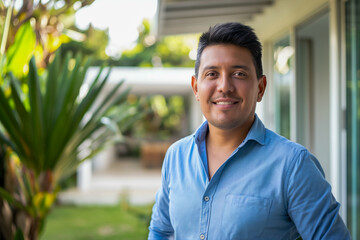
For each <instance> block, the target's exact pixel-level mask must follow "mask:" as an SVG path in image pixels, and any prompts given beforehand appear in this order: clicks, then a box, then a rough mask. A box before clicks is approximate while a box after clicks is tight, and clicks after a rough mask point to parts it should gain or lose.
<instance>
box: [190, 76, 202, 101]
mask: <svg viewBox="0 0 360 240" xmlns="http://www.w3.org/2000/svg"><path fill="white" fill-rule="evenodd" d="M191 87H192V90H193V92H194V95H195V98H196V100H197V101H199V100H200V98H199V93H198V88H197V79H196V77H195V76H194V75H193V76H192V77H191Z"/></svg>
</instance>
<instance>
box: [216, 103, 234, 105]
mask: <svg viewBox="0 0 360 240" xmlns="http://www.w3.org/2000/svg"><path fill="white" fill-rule="evenodd" d="M216 104H217V105H230V104H233V102H217V103H216Z"/></svg>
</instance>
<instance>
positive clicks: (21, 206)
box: [0, 187, 26, 210]
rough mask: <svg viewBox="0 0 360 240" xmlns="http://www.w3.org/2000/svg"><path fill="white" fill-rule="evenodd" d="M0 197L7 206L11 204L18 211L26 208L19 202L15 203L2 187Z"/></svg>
mask: <svg viewBox="0 0 360 240" xmlns="http://www.w3.org/2000/svg"><path fill="white" fill-rule="evenodd" d="M0 197H2V198H3V199H5V200H6V201H7V202H8V203H9V204H13V205H14V206H16V207H18V208H20V209H23V210H26V207H25V206H24V205H23V204H22V203H21V202H19V201H17V200H16V199H15V198H14V197H13V196H12V195H11V194H10V193H8V192H7V191H6V190H5V189H4V188H2V187H0Z"/></svg>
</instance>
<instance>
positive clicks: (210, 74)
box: [205, 71, 217, 78]
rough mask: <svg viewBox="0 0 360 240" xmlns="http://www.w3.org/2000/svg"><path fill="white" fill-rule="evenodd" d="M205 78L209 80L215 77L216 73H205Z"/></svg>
mask: <svg viewBox="0 0 360 240" xmlns="http://www.w3.org/2000/svg"><path fill="white" fill-rule="evenodd" d="M205 76H206V77H209V78H214V77H216V76H217V73H216V72H214V71H210V72H207V73H206V74H205Z"/></svg>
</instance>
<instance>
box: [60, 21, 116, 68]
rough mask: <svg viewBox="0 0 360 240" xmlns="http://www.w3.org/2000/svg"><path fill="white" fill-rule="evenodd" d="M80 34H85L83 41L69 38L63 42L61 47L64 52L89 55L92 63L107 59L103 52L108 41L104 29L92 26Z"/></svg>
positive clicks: (95, 63)
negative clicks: (69, 39) (92, 60)
mask: <svg viewBox="0 0 360 240" xmlns="http://www.w3.org/2000/svg"><path fill="white" fill-rule="evenodd" d="M81 34H83V35H84V36H86V38H85V39H84V40H83V41H75V40H71V41H69V42H67V43H64V44H63V45H62V46H61V48H62V49H63V50H64V52H72V53H74V54H75V53H81V54H82V55H86V56H91V57H92V58H93V59H95V61H94V62H93V63H92V64H93V65H101V64H102V63H103V62H104V61H106V60H107V59H108V56H107V55H106V53H105V49H106V46H107V44H108V42H109V36H108V32H107V31H106V30H99V29H96V28H93V27H92V26H90V27H89V29H87V30H85V31H81Z"/></svg>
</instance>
